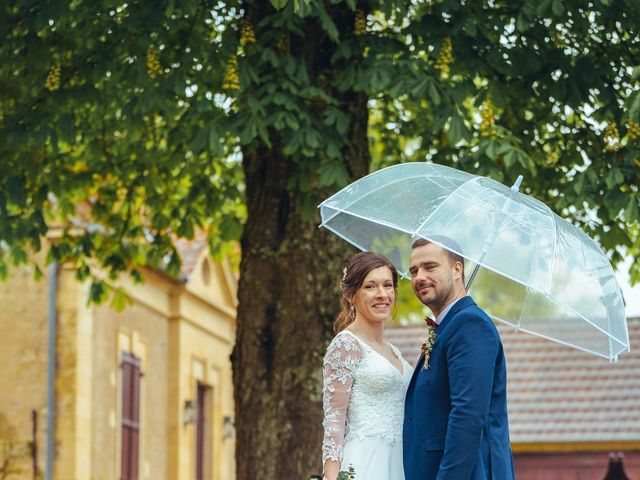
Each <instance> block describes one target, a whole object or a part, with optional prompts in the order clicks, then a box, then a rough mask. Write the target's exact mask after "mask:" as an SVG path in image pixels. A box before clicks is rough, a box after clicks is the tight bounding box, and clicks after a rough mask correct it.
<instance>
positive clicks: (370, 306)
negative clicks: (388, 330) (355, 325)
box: [353, 267, 396, 322]
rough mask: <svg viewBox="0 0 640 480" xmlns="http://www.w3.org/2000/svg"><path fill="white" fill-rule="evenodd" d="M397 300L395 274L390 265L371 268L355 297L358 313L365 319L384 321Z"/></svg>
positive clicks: (354, 303)
mask: <svg viewBox="0 0 640 480" xmlns="http://www.w3.org/2000/svg"><path fill="white" fill-rule="evenodd" d="M395 300H396V291H395V289H394V288H393V276H392V275H391V270H389V268H388V267H378V268H375V269H373V270H371V271H370V272H369V273H368V274H367V276H366V277H365V278H364V281H363V282H362V285H361V286H360V288H359V289H358V290H357V291H356V293H355V295H354V297H353V305H354V306H355V307H356V314H357V315H358V316H360V317H363V318H364V319H365V320H369V321H374V322H383V321H384V320H386V319H387V318H389V316H390V315H391V309H392V308H393V304H394V302H395Z"/></svg>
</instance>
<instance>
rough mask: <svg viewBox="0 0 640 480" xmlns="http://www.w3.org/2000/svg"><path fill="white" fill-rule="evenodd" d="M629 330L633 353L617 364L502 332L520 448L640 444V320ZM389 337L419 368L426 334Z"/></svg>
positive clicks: (419, 330) (411, 330) (403, 330)
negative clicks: (550, 444) (551, 444)
mask: <svg viewBox="0 0 640 480" xmlns="http://www.w3.org/2000/svg"><path fill="white" fill-rule="evenodd" d="M628 325H629V340H630V343H631V352H625V353H623V354H621V355H620V359H619V361H618V363H614V364H610V363H608V362H607V361H606V360H604V359H602V358H601V357H597V356H595V355H590V354H588V353H584V352H582V351H580V350H575V349H572V348H569V347H565V346H563V345H560V344H557V343H554V342H551V341H549V340H545V339H543V338H540V337H537V336H535V335H529V334H526V333H523V332H517V331H516V330H514V329H513V328H511V327H509V326H507V325H503V324H498V325H497V327H498V331H499V332H500V336H501V338H502V343H503V345H504V350H505V355H506V358H507V376H508V382H507V399H508V403H509V425H510V433H511V440H512V442H513V443H536V442H549V441H554V442H596V441H640V318H630V319H628ZM386 332H387V333H386V335H387V338H388V340H389V341H390V342H391V343H393V344H394V345H396V346H397V347H398V348H399V349H400V350H401V352H402V354H403V355H404V357H405V358H406V359H407V361H409V362H410V363H411V364H413V365H415V363H416V362H417V359H418V355H419V352H420V344H421V343H422V336H423V335H424V328H423V327H422V326H407V327H390V328H388V329H387V331H386Z"/></svg>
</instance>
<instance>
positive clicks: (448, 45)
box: [435, 38, 453, 76]
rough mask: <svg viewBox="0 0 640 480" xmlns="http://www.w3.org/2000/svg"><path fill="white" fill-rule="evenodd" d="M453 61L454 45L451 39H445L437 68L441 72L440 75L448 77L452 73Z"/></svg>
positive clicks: (437, 61)
mask: <svg viewBox="0 0 640 480" xmlns="http://www.w3.org/2000/svg"><path fill="white" fill-rule="evenodd" d="M452 61H453V43H452V42H451V38H445V39H444V41H443V42H442V48H441V49H440V54H439V55H438V59H437V60H436V65H435V66H436V68H437V69H438V70H440V73H441V74H442V75H444V76H448V75H449V72H450V71H451V69H450V65H451V62H452Z"/></svg>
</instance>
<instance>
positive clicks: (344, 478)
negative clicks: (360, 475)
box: [337, 465, 356, 480]
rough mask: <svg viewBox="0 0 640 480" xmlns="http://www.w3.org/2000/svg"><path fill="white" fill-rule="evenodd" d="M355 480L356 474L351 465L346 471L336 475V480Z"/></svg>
mask: <svg viewBox="0 0 640 480" xmlns="http://www.w3.org/2000/svg"><path fill="white" fill-rule="evenodd" d="M355 478H356V472H355V470H354V468H353V465H349V468H347V470H346V471H345V470H343V471H341V472H340V473H338V479H337V480H355Z"/></svg>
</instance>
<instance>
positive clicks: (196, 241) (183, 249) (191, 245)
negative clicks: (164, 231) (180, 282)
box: [173, 230, 207, 280]
mask: <svg viewBox="0 0 640 480" xmlns="http://www.w3.org/2000/svg"><path fill="white" fill-rule="evenodd" d="M173 244H174V245H175V247H176V250H177V251H178V254H179V255H180V259H181V260H182V265H181V266H180V278H182V279H185V280H186V279H188V278H189V277H190V276H191V273H192V272H193V269H194V268H195V267H196V264H197V263H198V260H199V259H200V255H202V252H203V251H204V250H205V248H207V234H206V233H205V232H203V231H201V230H198V231H197V232H196V234H195V236H194V237H193V239H192V240H187V239H186V238H176V239H174V240H173Z"/></svg>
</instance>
